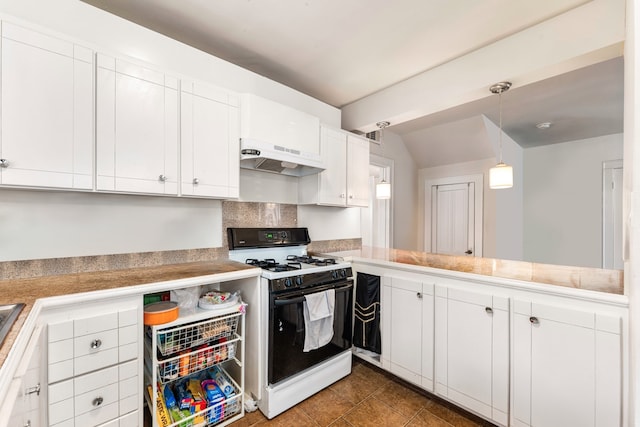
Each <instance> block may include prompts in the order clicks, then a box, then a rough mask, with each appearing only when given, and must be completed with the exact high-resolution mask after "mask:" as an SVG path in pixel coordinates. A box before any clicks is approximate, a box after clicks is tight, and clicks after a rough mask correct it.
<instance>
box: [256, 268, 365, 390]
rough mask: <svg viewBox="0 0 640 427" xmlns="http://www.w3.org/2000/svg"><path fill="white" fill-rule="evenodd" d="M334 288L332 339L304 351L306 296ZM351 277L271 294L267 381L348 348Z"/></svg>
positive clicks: (293, 372) (289, 374) (276, 381)
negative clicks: (318, 346) (322, 344)
mask: <svg viewBox="0 0 640 427" xmlns="http://www.w3.org/2000/svg"><path fill="white" fill-rule="evenodd" d="M328 289H334V290H335V306H334V314H333V338H332V339H331V341H330V342H329V343H328V344H326V345H324V346H323V347H320V348H317V349H315V350H311V351H308V352H304V351H303V348H304V337H305V322H304V315H303V304H304V301H305V295H308V294H312V293H317V292H324V291H326V290H328ZM352 298H353V280H351V279H349V280H344V281H340V282H336V283H332V284H329V285H322V286H318V287H314V288H311V289H296V290H292V291H290V292H284V293H278V294H273V293H272V294H271V296H270V299H269V348H268V363H269V367H268V376H269V378H268V380H269V384H270V385H272V384H276V383H278V382H280V381H282V380H284V379H286V378H289V377H291V376H293V375H296V374H298V373H300V372H302V371H304V370H306V369H308V368H311V367H313V366H315V365H317V364H319V363H321V362H323V361H325V360H327V359H330V358H331V357H333V356H335V355H337V354H339V353H342V352H343V351H345V350H350V349H351V340H352V334H353V331H352Z"/></svg>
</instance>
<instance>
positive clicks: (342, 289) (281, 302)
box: [273, 281, 353, 307]
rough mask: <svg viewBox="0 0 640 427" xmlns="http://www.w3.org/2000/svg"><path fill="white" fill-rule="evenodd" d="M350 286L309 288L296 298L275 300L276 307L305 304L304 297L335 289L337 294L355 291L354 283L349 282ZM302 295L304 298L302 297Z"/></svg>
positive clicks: (299, 293) (297, 294)
mask: <svg viewBox="0 0 640 427" xmlns="http://www.w3.org/2000/svg"><path fill="white" fill-rule="evenodd" d="M347 283H348V284H347V285H346V286H341V287H339V288H334V287H333V285H332V286H323V287H321V288H320V287H317V288H309V289H308V290H307V291H306V292H305V291H304V290H303V291H300V292H296V293H295V295H296V296H294V297H281V298H277V297H276V298H275V300H274V301H273V302H274V304H275V306H276V307H278V306H281V305H287V304H294V303H296V304H297V303H299V302H304V301H305V298H304V295H309V294H315V293H317V292H324V291H327V290H329V289H335V291H336V292H346V291H348V290H350V289H353V282H352V281H349V282H347ZM300 295H302V296H300Z"/></svg>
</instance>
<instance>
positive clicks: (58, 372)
mask: <svg viewBox="0 0 640 427" xmlns="http://www.w3.org/2000/svg"><path fill="white" fill-rule="evenodd" d="M48 374H49V384H51V383H55V382H58V381H61V380H64V379H66V378H71V377H72V376H73V359H69V360H65V361H63V362H58V363H50V364H49V369H48Z"/></svg>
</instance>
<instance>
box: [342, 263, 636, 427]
mask: <svg viewBox="0 0 640 427" xmlns="http://www.w3.org/2000/svg"><path fill="white" fill-rule="evenodd" d="M353 268H354V270H356V271H359V272H364V273H369V274H374V275H379V276H381V278H382V280H381V282H382V295H381V301H380V310H381V338H382V354H381V356H380V365H381V367H382V368H383V369H385V370H387V371H389V372H391V373H393V374H394V375H396V376H398V377H400V378H402V379H404V380H406V381H409V382H411V383H413V384H417V385H419V386H420V387H422V388H423V389H424V390H427V391H430V392H432V393H435V394H436V395H437V396H439V397H442V398H443V399H445V400H447V401H449V402H452V403H454V404H455V405H457V406H459V407H461V408H464V409H466V410H468V411H470V412H472V413H475V414H477V415H479V416H481V417H482V418H485V419H487V420H490V421H491V422H492V423H494V424H497V425H501V426H515V427H605V426H606V427H615V426H618V427H619V426H622V425H624V422H625V420H624V419H623V417H622V414H623V409H624V407H625V403H624V399H625V396H624V395H623V387H624V383H623V378H624V373H625V372H626V371H627V368H626V367H625V360H626V359H625V357H624V352H623V342H624V334H625V331H626V330H628V329H626V327H625V325H626V324H628V300H627V299H626V298H625V297H623V296H619V295H609V294H602V295H598V294H595V293H591V294H589V293H584V294H582V293H576V292H575V290H571V291H569V292H564V290H559V291H558V292H552V291H553V288H546V289H544V290H532V289H530V287H529V284H527V283H524V282H523V283H522V284H516V285H514V284H512V283H508V284H506V285H505V283H503V282H502V281H501V280H500V279H494V278H489V279H487V280H483V281H480V280H478V279H477V278H475V277H470V278H469V279H466V278H463V277H461V276H460V274H459V273H458V274H456V275H455V276H456V277H449V276H448V275H447V274H446V273H441V274H428V273H419V272H414V271H407V270H402V269H394V268H388V267H386V266H385V267H381V266H377V265H375V264H365V263H363V264H360V263H358V262H354V264H353ZM452 276H453V275H452ZM532 285H534V286H539V285H536V284H532ZM532 287H533V286H532Z"/></svg>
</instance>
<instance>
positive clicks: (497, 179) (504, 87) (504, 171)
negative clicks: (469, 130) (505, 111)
mask: <svg viewBox="0 0 640 427" xmlns="http://www.w3.org/2000/svg"><path fill="white" fill-rule="evenodd" d="M510 87H511V82H500V83H496V84H494V85H493V86H491V87H490V88H489V90H490V91H491V93H497V94H498V99H499V108H500V111H499V113H500V126H499V127H500V134H499V135H498V141H499V150H500V160H499V162H498V164H497V165H495V166H494V167H492V168H491V169H489V188H491V189H494V190H498V189H501V188H511V187H513V168H512V167H511V166H509V165H507V164H506V163H505V162H503V161H502V92H506V91H508V90H509V88H510Z"/></svg>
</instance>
